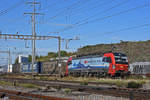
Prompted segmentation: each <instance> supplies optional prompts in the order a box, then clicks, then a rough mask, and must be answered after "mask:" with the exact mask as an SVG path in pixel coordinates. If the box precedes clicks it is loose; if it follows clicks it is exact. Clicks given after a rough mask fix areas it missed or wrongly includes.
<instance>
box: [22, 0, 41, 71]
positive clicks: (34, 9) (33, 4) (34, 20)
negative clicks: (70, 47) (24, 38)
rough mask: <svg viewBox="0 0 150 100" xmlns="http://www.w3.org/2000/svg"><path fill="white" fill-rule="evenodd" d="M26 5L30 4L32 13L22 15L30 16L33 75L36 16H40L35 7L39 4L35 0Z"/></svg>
mask: <svg viewBox="0 0 150 100" xmlns="http://www.w3.org/2000/svg"><path fill="white" fill-rule="evenodd" d="M28 4H32V6H33V12H32V13H24V14H30V15H31V18H32V19H31V22H32V74H33V66H34V64H35V60H36V59H35V57H36V41H35V40H36V29H35V27H36V17H35V16H36V15H40V13H36V5H37V4H40V3H39V2H36V0H33V2H28Z"/></svg>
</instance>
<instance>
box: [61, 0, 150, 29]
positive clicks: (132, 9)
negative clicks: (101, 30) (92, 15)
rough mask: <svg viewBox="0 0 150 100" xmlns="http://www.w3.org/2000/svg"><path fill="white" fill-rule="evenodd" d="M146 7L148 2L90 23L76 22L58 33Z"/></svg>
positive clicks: (148, 4) (149, 4)
mask: <svg viewBox="0 0 150 100" xmlns="http://www.w3.org/2000/svg"><path fill="white" fill-rule="evenodd" d="M147 6H150V2H149V3H145V4H143V5H140V6H136V7H134V8H129V9H127V10H123V11H120V12H118V13H114V14H112V15H108V16H104V17H101V18H97V19H93V20H90V21H85V22H83V23H82V22H80V23H79V22H76V23H75V24H73V26H72V27H67V28H64V29H62V30H60V32H64V31H66V30H69V29H72V28H74V27H78V26H82V25H85V24H89V23H93V22H97V21H102V20H105V19H108V18H111V17H114V16H118V15H121V14H124V13H128V12H131V11H134V10H137V9H140V8H145V7H147Z"/></svg>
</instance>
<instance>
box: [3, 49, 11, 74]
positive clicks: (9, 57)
mask: <svg viewBox="0 0 150 100" xmlns="http://www.w3.org/2000/svg"><path fill="white" fill-rule="evenodd" d="M0 53H6V54H8V58H7V60H8V72H10V65H11V64H12V61H11V60H12V59H11V52H10V48H9V49H8V51H0ZM3 59H6V58H3Z"/></svg>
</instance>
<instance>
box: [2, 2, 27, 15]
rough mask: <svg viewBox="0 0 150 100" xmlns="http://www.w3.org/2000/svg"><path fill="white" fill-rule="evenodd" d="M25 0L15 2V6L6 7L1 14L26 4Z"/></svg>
mask: <svg viewBox="0 0 150 100" xmlns="http://www.w3.org/2000/svg"><path fill="white" fill-rule="evenodd" d="M24 2H25V0H21V1H20V2H17V3H15V4H14V5H13V6H11V7H9V8H7V9H5V10H2V11H1V12H0V16H2V15H4V14H6V13H8V12H9V11H11V10H13V9H15V8H17V7H18V6H20V5H22V4H24Z"/></svg>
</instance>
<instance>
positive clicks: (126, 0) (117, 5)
mask: <svg viewBox="0 0 150 100" xmlns="http://www.w3.org/2000/svg"><path fill="white" fill-rule="evenodd" d="M128 1H129V0H125V1H123V2H120V3H118V4H116V5H114V6H112V7H110V8H108V9H105V10H104V11H101V12H98V13H97V14H94V15H92V16H89V17H87V18H86V19H84V20H81V21H78V22H76V23H75V24H78V23H81V22H84V21H87V20H89V19H91V18H93V17H96V15H100V14H103V13H106V12H108V11H110V10H112V9H114V8H117V7H119V6H121V5H123V4H125V3H127V2H128Z"/></svg>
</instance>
